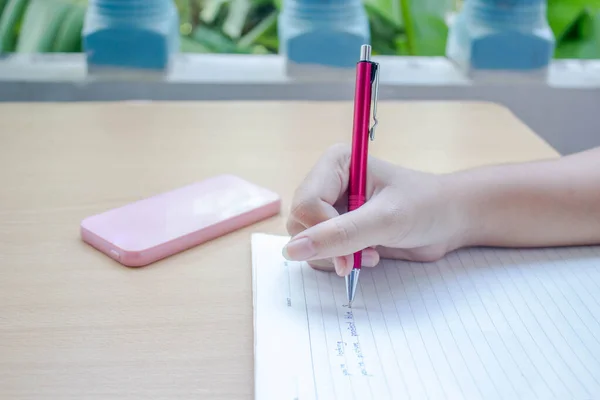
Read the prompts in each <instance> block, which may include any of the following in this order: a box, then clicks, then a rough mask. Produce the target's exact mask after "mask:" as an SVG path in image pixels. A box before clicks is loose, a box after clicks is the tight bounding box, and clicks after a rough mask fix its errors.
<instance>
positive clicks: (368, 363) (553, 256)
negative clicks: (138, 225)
mask: <svg viewBox="0 0 600 400" xmlns="http://www.w3.org/2000/svg"><path fill="white" fill-rule="evenodd" d="M287 240H288V238H287V237H281V236H271V235H265V234H255V235H254V236H253V237H252V254H253V284H254V287H253V291H254V331H255V393H256V397H255V398H256V399H257V400H270V399H273V400H275V399H276V400H288V399H289V400H293V399H298V400H309V399H311V400H312V399H321V400H323V399H324V400H330V399H343V400H349V399H356V400H366V399H373V400H385V399H429V400H437V399H448V400H462V399H465V400H478V399H485V400H492V399H510V400H512V399H527V400H530V399H532V400H533V399H541V400H547V399H565V400H566V399H578V400H579V399H600V322H599V321H600V249H599V248H583V247H582V248H567V249H540V250H537V249H536V250H500V249H470V250H461V251H458V252H455V253H452V254H450V255H448V256H447V257H446V258H444V259H443V260H441V261H439V262H436V263H427V264H420V263H409V262H399V261H398V262H394V261H389V260H384V261H382V263H380V265H379V266H377V267H376V268H369V269H366V268H363V271H362V273H361V276H360V287H359V289H357V298H356V302H355V303H354V304H353V306H352V309H349V308H347V307H346V306H345V303H346V293H345V289H344V279H343V278H341V277H338V276H337V275H335V274H332V273H325V272H320V271H315V270H313V269H312V268H310V267H309V266H308V265H307V264H305V263H294V262H287V261H285V260H284V258H283V257H282V255H281V250H282V248H283V246H284V244H285V243H286V242H287Z"/></svg>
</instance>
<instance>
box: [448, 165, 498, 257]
mask: <svg viewBox="0 0 600 400" xmlns="http://www.w3.org/2000/svg"><path fill="white" fill-rule="evenodd" d="M478 172H479V170H474V171H460V172H455V173H451V174H448V175H445V176H444V177H443V181H444V187H445V192H446V196H445V198H446V199H447V200H448V206H449V207H450V208H451V210H452V213H453V215H454V216H455V219H454V220H455V228H454V236H453V238H452V239H451V247H452V248H453V249H457V248H461V247H470V246H477V245H484V244H485V242H486V237H487V235H488V234H489V233H488V230H489V229H488V228H489V226H490V224H492V222H491V221H490V220H491V219H493V214H494V213H493V210H490V209H486V208H489V207H490V205H491V204H493V203H494V202H493V201H492V199H491V197H492V196H493V191H491V190H490V189H489V185H488V184H486V183H485V180H482V179H480V177H479V176H478Z"/></svg>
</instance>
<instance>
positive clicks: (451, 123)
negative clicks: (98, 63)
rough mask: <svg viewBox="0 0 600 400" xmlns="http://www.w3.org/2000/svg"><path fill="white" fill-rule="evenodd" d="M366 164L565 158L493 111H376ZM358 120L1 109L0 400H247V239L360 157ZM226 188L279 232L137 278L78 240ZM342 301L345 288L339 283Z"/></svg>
mask: <svg viewBox="0 0 600 400" xmlns="http://www.w3.org/2000/svg"><path fill="white" fill-rule="evenodd" d="M379 121H380V124H379V126H378V130H377V132H376V139H375V142H373V143H372V144H371V154H373V155H375V156H378V157H381V158H384V159H387V160H389V161H392V162H396V163H398V164H401V165H404V166H407V167H412V168H416V169H421V170H427V171H432V172H449V171H452V170H457V169H462V168H468V167H473V166H477V165H482V164H490V163H505V162H519V161H527V160H533V159H540V158H549V157H556V156H557V153H556V152H555V151H554V150H553V149H552V148H551V147H550V146H549V145H548V144H546V143H545V142H544V141H542V140H541V139H540V138H539V137H538V136H536V135H535V134H533V133H532V132H531V131H530V130H529V129H528V128H527V127H526V126H525V125H523V124H522V123H521V122H519V121H518V120H517V119H516V118H515V117H513V116H512V114H511V113H510V112H508V111H507V110H505V109H504V108H501V107H499V106H496V105H493V104H486V103H444V102H425V103H408V102H397V103H394V102H382V103H380V105H379ZM351 124H352V104H351V103H347V102H344V103H326V102H319V103H310V102H305V103H295V102H287V103H285V102H281V103H257V102H239V103H236V102H207V103H195V102H192V103H144V102H140V103H135V102H132V103H104V104H101V103H77V104H68V103H63V104H49V103H43V104H11V103H4V104H1V105H0V183H1V184H2V189H1V191H0V193H1V194H0V398H2V399H11V400H21V399H75V398H77V399H81V398H85V399H108V398H120V399H145V400H147V399H175V398H176V399H213V400H225V399H227V400H229V399H236V400H238V399H251V398H252V397H253V396H252V393H253V367H252V365H253V356H252V352H253V334H252V289H251V260H250V242H249V235H250V233H251V232H269V233H281V234H285V229H284V227H285V216H286V214H287V209H288V207H289V203H290V200H291V197H292V195H293V191H294V189H295V188H296V186H297V185H298V183H299V182H300V181H301V180H302V179H303V178H304V176H305V174H306V173H307V172H308V171H309V169H310V168H311V167H312V165H313V164H314V163H315V161H316V160H317V159H318V157H319V156H320V155H321V154H322V152H323V151H324V150H325V149H326V148H327V147H328V146H329V145H331V144H334V143H336V142H347V143H349V142H350V135H351V128H352V127H351ZM225 172H226V173H233V174H238V175H239V176H241V177H243V178H246V179H249V180H251V181H252V182H255V183H257V184H259V185H264V186H266V187H268V188H270V189H272V190H275V191H277V192H278V193H280V194H281V196H282V197H283V212H282V215H281V216H280V217H276V218H272V219H270V220H268V221H264V222H262V223H259V224H256V225H254V226H252V227H249V228H247V229H243V230H241V231H238V232H235V233H233V234H230V235H228V236H226V237H222V238H220V239H217V240H214V241H212V242H210V243H208V244H206V245H203V246H199V247H197V248H194V249H192V250H189V251H186V252H184V253H181V254H179V255H177V256H174V257H171V258H169V259H166V260H163V261H161V262H159V263H156V264H154V265H151V266H148V267H144V268H140V269H129V268H126V267H122V266H120V265H119V264H117V263H115V262H114V261H112V260H111V259H109V258H108V257H106V256H104V255H102V254H100V253H99V252H97V251H95V250H93V249H92V248H90V247H89V246H87V245H85V244H84V243H82V242H81V241H80V239H79V230H78V229H79V223H80V221H81V220H82V219H83V218H84V217H86V216H88V215H91V214H96V213H99V212H102V211H104V210H106V209H109V208H112V207H116V206H120V205H123V204H126V203H129V202H131V201H134V200H138V199H141V198H144V197H148V196H151V195H153V194H156V193H159V192H163V191H167V190H170V189H174V188H177V187H179V186H182V185H186V184H188V183H191V182H193V181H196V180H201V179H203V178H206V177H209V176H212V175H215V174H219V173H225ZM340 284H342V281H340Z"/></svg>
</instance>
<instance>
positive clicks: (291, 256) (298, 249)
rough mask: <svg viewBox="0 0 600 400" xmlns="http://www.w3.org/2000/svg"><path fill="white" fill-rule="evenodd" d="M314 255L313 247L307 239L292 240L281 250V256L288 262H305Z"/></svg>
mask: <svg viewBox="0 0 600 400" xmlns="http://www.w3.org/2000/svg"><path fill="white" fill-rule="evenodd" d="M315 255H316V250H315V247H314V246H313V244H312V241H311V240H310V239H309V238H299V239H292V241H291V242H289V243H288V244H287V245H286V246H285V247H284V248H283V256H284V257H285V258H286V259H288V260H290V261H305V260H308V259H309V258H311V257H314V256H315Z"/></svg>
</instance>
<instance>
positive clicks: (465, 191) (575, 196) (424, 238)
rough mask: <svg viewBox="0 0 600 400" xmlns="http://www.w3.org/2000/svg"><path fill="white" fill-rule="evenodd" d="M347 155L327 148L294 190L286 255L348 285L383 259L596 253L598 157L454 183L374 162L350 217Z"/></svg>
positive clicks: (450, 177) (459, 175) (499, 169)
mask: <svg viewBox="0 0 600 400" xmlns="http://www.w3.org/2000/svg"><path fill="white" fill-rule="evenodd" d="M349 163H350V148H349V147H348V146H343V145H337V146H334V147H332V148H330V149H329V150H328V151H326V152H325V154H324V155H323V156H322V157H321V159H320V160H319V161H318V162H317V164H316V165H315V166H314V168H313V169H312V170H311V171H310V172H309V174H308V175H307V177H306V178H305V180H304V181H303V182H302V183H301V184H300V186H299V187H298V188H297V190H296V192H295V194H294V199H293V202H292V208H291V214H290V217H289V220H288V224H287V229H288V232H289V234H290V235H291V236H292V239H291V240H290V242H289V243H288V244H287V245H286V246H285V248H284V250H283V254H284V256H285V257H286V258H287V259H289V260H296V261H308V262H309V264H310V265H312V266H313V267H315V268H318V269H325V270H331V269H332V268H334V267H335V271H336V272H337V274H338V275H340V276H344V275H347V274H348V273H349V272H350V270H351V269H352V258H351V254H353V253H354V252H356V251H360V250H363V266H365V267H373V266H376V265H377V264H378V262H379V260H380V258H394V259H405V260H412V261H424V262H427V261H435V260H438V259H440V258H442V257H444V256H445V255H446V254H447V253H448V252H451V251H454V250H456V249H458V248H461V247H471V246H494V247H548V246H568V245H591V244H598V243H600V148H595V149H592V150H587V151H584V152H581V153H578V154H574V155H569V156H566V157H562V158H559V159H552V160H543V161H536V162H529V163H520V164H509V165H495V166H488V167H480V168H475V169H470V170H466V171H459V172H455V173H450V174H440V175H434V174H428V173H423V172H419V171H414V170H410V169H405V168H402V167H399V166H396V165H393V164H390V163H387V162H384V161H382V160H379V159H377V158H373V157H371V158H370V159H369V171H368V176H367V182H368V188H367V191H368V196H367V197H368V200H367V203H366V204H365V205H364V206H362V207H361V208H359V209H358V210H355V211H353V212H350V213H348V212H345V207H346V204H345V200H346V197H347V193H346V190H347V186H348V171H349Z"/></svg>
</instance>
